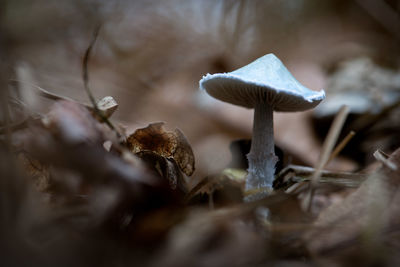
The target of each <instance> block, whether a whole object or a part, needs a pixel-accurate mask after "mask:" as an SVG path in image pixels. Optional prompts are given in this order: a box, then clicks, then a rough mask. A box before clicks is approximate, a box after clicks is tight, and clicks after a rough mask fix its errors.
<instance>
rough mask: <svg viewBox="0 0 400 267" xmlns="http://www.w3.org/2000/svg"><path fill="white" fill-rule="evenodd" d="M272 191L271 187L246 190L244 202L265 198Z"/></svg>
mask: <svg viewBox="0 0 400 267" xmlns="http://www.w3.org/2000/svg"><path fill="white" fill-rule="evenodd" d="M272 191H273V188H272V187H262V188H255V189H251V190H247V191H246V192H245V197H244V202H253V201H257V200H260V199H263V198H265V197H267V196H268V195H269V194H271V193H272Z"/></svg>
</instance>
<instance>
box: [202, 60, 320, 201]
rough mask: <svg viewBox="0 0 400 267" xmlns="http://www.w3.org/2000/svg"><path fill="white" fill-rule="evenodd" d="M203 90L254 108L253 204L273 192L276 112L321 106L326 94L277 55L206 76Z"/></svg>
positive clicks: (250, 171) (250, 174) (249, 194)
mask: <svg viewBox="0 0 400 267" xmlns="http://www.w3.org/2000/svg"><path fill="white" fill-rule="evenodd" d="M199 84H200V89H201V90H205V91H206V92H207V93H208V94H209V95H211V96H212V97H214V98H216V99H219V100H221V101H224V102H228V103H231V104H234V105H239V106H243V107H246V108H254V122H253V137H252V144H251V148H250V152H249V154H248V155H247V159H248V161H249V168H248V175H247V178H246V187H245V190H246V192H247V197H246V198H245V200H246V201H254V200H257V199H261V198H263V197H265V196H266V195H268V193H269V192H270V191H271V190H272V182H273V180H274V172H275V164H276V163H277V161H278V159H277V157H276V156H275V153H274V132H273V111H274V110H275V111H304V110H307V109H311V108H313V107H315V106H316V105H318V104H319V103H320V102H321V101H322V100H323V99H324V98H325V92H324V91H323V90H321V91H318V92H317V91H312V90H310V89H308V88H306V87H304V86H303V85H301V84H300V83H299V82H298V81H297V80H296V79H295V78H294V77H293V76H292V74H291V73H290V72H289V71H288V70H287V69H286V67H285V66H284V65H283V64H282V62H281V61H280V60H279V59H278V58H277V57H276V56H275V55H274V54H267V55H265V56H263V57H261V58H258V59H257V60H255V61H253V62H251V63H250V64H248V65H246V66H244V67H242V68H240V69H237V70H235V71H232V72H229V73H216V74H207V75H205V76H204V77H203V78H202V79H201V80H200V82H199Z"/></svg>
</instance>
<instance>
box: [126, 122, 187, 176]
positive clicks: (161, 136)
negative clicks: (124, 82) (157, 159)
mask: <svg viewBox="0 0 400 267" xmlns="http://www.w3.org/2000/svg"><path fill="white" fill-rule="evenodd" d="M127 146H128V148H129V149H130V150H131V151H132V152H133V153H135V154H138V153H140V152H152V153H155V154H157V155H159V156H161V157H164V158H166V159H168V160H174V161H175V162H176V164H177V165H178V166H179V169H180V170H181V171H182V172H183V173H185V174H186V175H188V176H191V175H192V174H193V172H194V155H193V151H192V148H191V146H190V144H189V142H188V141H187V139H186V137H185V136H184V135H183V133H182V132H181V131H180V130H179V129H175V130H174V131H166V130H165V129H164V123H163V122H157V123H151V124H149V126H147V127H146V128H142V129H138V130H136V131H135V132H134V133H133V134H132V135H130V136H129V137H128V138H127Z"/></svg>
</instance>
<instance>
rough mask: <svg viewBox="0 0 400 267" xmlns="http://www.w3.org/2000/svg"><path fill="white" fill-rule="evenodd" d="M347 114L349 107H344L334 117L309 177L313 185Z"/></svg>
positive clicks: (326, 160)
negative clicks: (311, 174)
mask: <svg viewBox="0 0 400 267" xmlns="http://www.w3.org/2000/svg"><path fill="white" fill-rule="evenodd" d="M348 113H349V107H348V106H346V105H344V106H342V107H341V108H340V110H339V113H338V114H337V115H336V117H335V119H334V121H333V123H332V126H331V128H330V129H329V132H328V136H327V137H326V139H325V141H324V144H323V146H322V151H321V155H320V158H319V161H318V163H317V166H316V167H315V172H314V174H313V176H312V177H311V183H312V184H313V185H315V184H316V183H318V179H319V177H320V176H321V173H322V170H323V168H324V167H325V165H326V163H327V162H328V159H329V156H330V155H331V152H332V149H333V146H334V145H335V143H336V141H337V139H338V136H339V134H340V131H341V130H342V128H343V124H344V122H345V120H346V118H347V115H348Z"/></svg>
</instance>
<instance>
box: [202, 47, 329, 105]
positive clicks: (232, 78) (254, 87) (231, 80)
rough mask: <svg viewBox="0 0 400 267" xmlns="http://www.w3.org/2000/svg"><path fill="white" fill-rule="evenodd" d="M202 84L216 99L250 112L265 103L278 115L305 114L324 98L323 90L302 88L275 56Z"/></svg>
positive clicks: (209, 79)
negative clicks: (288, 112)
mask: <svg viewBox="0 0 400 267" xmlns="http://www.w3.org/2000/svg"><path fill="white" fill-rule="evenodd" d="M199 83H200V89H202V90H206V91H207V93H208V94H210V95H211V96H213V97H214V98H217V99H219V100H221V101H224V102H228V103H231V104H234V105H239V106H243V107H247V108H254V106H255V104H256V103H258V102H260V101H262V102H265V103H268V104H269V105H271V106H273V108H274V110H276V111H303V110H307V109H311V108H313V107H315V106H317V105H318V104H319V102H321V101H322V100H323V99H324V98H325V92H324V91H323V90H321V91H318V92H317V91H312V90H310V89H308V88H306V87H304V86H303V85H301V84H300V82H298V81H297V80H296V79H295V78H294V77H293V75H292V74H291V73H290V72H289V71H288V70H287V69H286V67H285V66H284V65H283V64H282V62H281V61H280V60H279V59H278V58H277V57H276V56H275V55H274V54H267V55H265V56H263V57H260V58H258V59H257V60H255V61H253V62H252V63H250V64H248V65H246V66H244V67H242V68H240V69H237V70H235V71H232V72H229V73H217V74H207V75H206V76H204V77H203V78H202V79H201V80H200V82H199Z"/></svg>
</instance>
